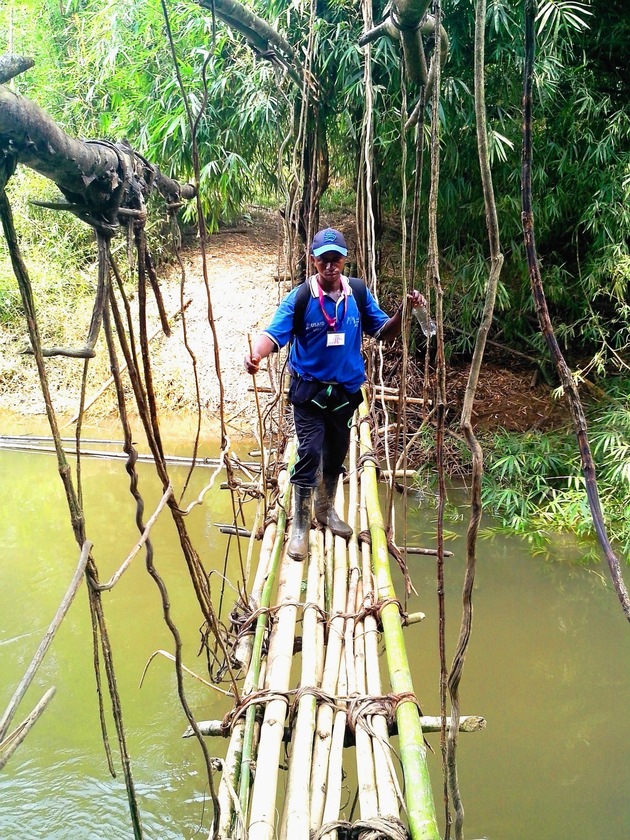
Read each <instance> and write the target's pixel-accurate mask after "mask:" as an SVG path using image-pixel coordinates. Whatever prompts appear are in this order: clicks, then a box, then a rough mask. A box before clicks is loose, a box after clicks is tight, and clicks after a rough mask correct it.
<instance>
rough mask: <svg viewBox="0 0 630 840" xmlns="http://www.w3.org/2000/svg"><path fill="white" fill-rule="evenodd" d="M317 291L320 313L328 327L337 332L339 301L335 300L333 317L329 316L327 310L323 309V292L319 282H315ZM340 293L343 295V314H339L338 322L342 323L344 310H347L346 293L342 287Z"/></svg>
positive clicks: (344, 315) (344, 314)
mask: <svg viewBox="0 0 630 840" xmlns="http://www.w3.org/2000/svg"><path fill="white" fill-rule="evenodd" d="M317 291H318V292H319V306H320V309H321V310H322V315H323V316H324V319H325V321H326V323H327V324H328V329H329V330H334V331H335V332H337V305H338V303H339V301H338V300H337V301H335V317H334V318H331V317H330V315H329V314H328V312H326V310H325V309H324V293H323V292H322V287H321V286H320V285H319V283H318V284H317ZM341 293H342V295H343V315H342V316H341V321H340V323H343V319H344V318H345V317H346V312H347V311H348V296H347V295H346V293H345V290H344V289H343V287H342V290H341Z"/></svg>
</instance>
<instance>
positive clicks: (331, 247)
mask: <svg viewBox="0 0 630 840" xmlns="http://www.w3.org/2000/svg"><path fill="white" fill-rule="evenodd" d="M329 251H337V253H339V254H341V255H342V256H343V257H347V256H348V248H347V246H346V240H345V239H344V238H343V233H339V231H338V230H335V229H334V228H326V230H320V231H319V233H316V234H315V236H314V237H313V242H312V243H311V253H312V254H313V256H314V257H319V256H320V255H321V254H327V253H328V252H329Z"/></svg>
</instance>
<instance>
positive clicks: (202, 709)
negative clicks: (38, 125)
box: [0, 429, 630, 840]
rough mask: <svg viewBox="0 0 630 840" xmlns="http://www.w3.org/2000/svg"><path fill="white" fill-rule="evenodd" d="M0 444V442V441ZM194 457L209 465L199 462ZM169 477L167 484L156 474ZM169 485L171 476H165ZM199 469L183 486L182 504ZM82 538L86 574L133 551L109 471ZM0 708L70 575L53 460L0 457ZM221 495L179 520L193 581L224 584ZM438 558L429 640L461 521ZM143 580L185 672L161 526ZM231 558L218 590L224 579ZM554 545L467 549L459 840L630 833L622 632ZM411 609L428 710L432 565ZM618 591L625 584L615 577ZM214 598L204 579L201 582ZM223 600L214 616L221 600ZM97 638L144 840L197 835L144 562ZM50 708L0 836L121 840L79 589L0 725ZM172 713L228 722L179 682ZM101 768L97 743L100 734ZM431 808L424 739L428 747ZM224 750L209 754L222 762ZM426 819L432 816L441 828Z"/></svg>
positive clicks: (451, 590) (196, 803) (610, 597)
mask: <svg viewBox="0 0 630 840" xmlns="http://www.w3.org/2000/svg"><path fill="white" fill-rule="evenodd" d="M1 431H2V430H1V429H0V432H1ZM204 454H213V453H211V452H208V451H207V449H206V451H205V452H204ZM139 471H140V475H141V490H142V492H143V493H144V495H145V497H146V501H147V511H149V512H151V511H152V510H153V508H154V507H155V505H156V503H157V501H158V500H159V496H160V493H159V487H158V485H157V482H156V480H155V478H154V474H153V468H152V466H151V465H141V466H140V468H139ZM173 474H174V475H176V474H177V471H174V473H173ZM182 474H183V473H180V474H179V476H180V480H181V476H182ZM208 475H209V472H208V470H207V469H206V470H199V471H198V472H197V473H196V474H195V476H194V477H193V486H192V488H191V493H190V494H189V496H190V497H191V498H192V496H193V494H194V493H195V492H196V491H197V490H198V489H199V488H200V487H202V486H203V484H204V482H205V480H206V479H207V477H208ZM83 476H84V493H85V510H86V521H87V533H88V536H89V538H90V539H91V541H92V542H93V543H94V546H95V548H94V555H95V557H96V560H97V563H98V566H99V570H100V575H101V578H102V579H106V578H108V577H109V576H110V575H111V574H112V573H113V571H115V570H116V568H117V567H118V565H119V564H120V563H121V561H122V560H123V559H124V557H125V556H126V554H127V553H128V551H129V550H130V549H131V547H132V546H133V545H134V544H135V542H136V540H137V534H136V530H135V526H134V521H133V506H132V504H131V501H130V496H129V492H128V483H127V477H126V474H125V471H124V467H123V463H122V462H120V461H112V460H95V459H89V460H87V459H86V460H84V461H83ZM0 513H1V518H0V546H1V550H0V576H1V577H0V579H1V581H2V586H0V711H2V710H3V709H4V708H5V706H6V704H7V702H8V700H9V698H10V697H11V695H12V693H13V690H14V688H15V686H16V685H17V683H18V682H19V680H20V678H21V676H22V674H23V672H24V670H25V668H26V667H27V665H28V663H29V661H30V658H31V657H32V655H33V653H34V651H35V649H36V647H37V645H38V643H39V641H40V639H41V637H42V636H43V634H44V633H45V631H46V629H47V627H48V624H49V622H50V620H51V619H52V616H53V615H54V613H55V610H56V609H57V606H58V604H59V602H60V600H61V598H62V596H63V594H64V592H65V590H66V587H67V586H68V583H69V581H70V579H71V577H72V574H73V572H74V569H75V567H76V564H77V560H78V553H79V552H78V549H77V547H76V544H75V543H74V540H73V537H72V533H71V529H70V523H69V515H68V512H67V507H66V502H65V497H64V494H63V491H62V486H61V482H60V480H59V476H58V474H57V469H56V462H55V459H54V457H53V456H52V455H46V454H40V453H26V452H9V451H0ZM433 519H434V512H433V510H431V509H428V508H426V507H425V506H420V507H419V508H417V507H415V506H412V508H410V510H409V512H408V533H409V542H410V543H415V544H420V545H431V544H432V542H431V540H432V537H431V534H432V532H433V530H434V522H433ZM231 520H232V513H231V506H230V500H229V495H228V493H227V492H226V491H221V490H219V489H217V490H213V491H211V493H209V494H208V495H207V496H206V499H205V502H204V505H203V506H201V507H199V508H197V509H196V510H195V511H194V512H193V513H192V514H191V515H190V517H189V518H188V527H189V529H190V532H191V534H192V537H193V541H194V543H195V545H196V546H197V547H198V549H199V550H200V552H201V554H202V557H203V560H204V563H205V565H206V567H207V568H209V569H215V570H217V572H222V570H223V564H224V555H225V548H226V541H227V537H225V536H223V535H222V534H220V532H219V530H218V529H217V527H216V525H215V523H221V522H231ZM448 527H449V529H450V530H452V531H453V532H454V534H455V536H454V539H453V540H452V541H451V543H450V545H449V548H450V549H451V550H452V551H453V552H454V557H453V558H451V559H449V560H448V561H447V572H446V585H447V593H446V598H447V645H448V650H449V652H450V654H449V655H452V651H453V647H454V643H455V640H456V638H457V634H458V628H459V616H460V599H461V583H462V572H463V568H464V550H465V548H464V539H463V532H464V529H465V524H464V522H463V521H462V522H455V523H449V526H448ZM154 542H155V545H156V558H155V562H156V566H157V568H158V569H159V571H160V573H161V574H162V575H163V577H164V579H165V581H166V584H167V586H168V590H169V595H170V598H171V602H172V608H173V616H174V618H175V620H176V622H177V624H178V626H179V628H180V631H181V633H182V637H183V640H184V659H185V662H186V664H187V665H188V666H189V667H190V668H192V669H196V670H197V671H198V672H199V673H200V674H202V675H203V674H204V666H203V661H202V659H201V658H198V656H197V653H198V646H199V626H198V625H199V618H198V612H197V610H196V609H191V608H190V607H191V604H192V600H193V597H194V596H193V594H192V590H191V586H190V583H189V579H188V574H187V572H186V569H185V566H184V562H183V559H182V557H181V554H180V551H179V544H178V541H177V537H176V534H175V530H174V527H173V525H172V523H171V520H170V516H169V514H168V513H167V514H166V515H164V516H162V517H161V518H160V520H159V521H158V524H157V525H156V528H155V532H154ZM235 558H236V556H235V555H234V554H233V553H232V556H231V558H230V560H229V561H228V565H227V569H226V572H227V577H228V579H230V580H232V581H235V580H236V579H237V578H238V567H237V561H236V559H235ZM579 560H580V558H579V556H578V555H577V551H576V549H575V547H574V546H573V545H572V543H571V540H570V539H566V540H558V541H557V543H556V550H555V555H554V556H553V557H552V558H550V559H549V558H547V559H545V558H541V557H535V556H532V555H531V554H530V552H529V550H528V547H527V545H526V544H525V543H523V542H521V541H519V540H516V539H508V538H503V537H501V538H498V537H495V538H494V539H493V540H489V539H486V540H482V541H481V542H480V545H479V562H478V572H477V579H476V585H475V593H474V603H475V618H474V627H473V635H472V641H471V645H470V648H469V654H468V658H467V662H466V668H465V671H464V677H463V681H462V686H461V703H462V712H463V713H465V714H481V715H483V716H485V717H486V719H487V721H488V725H487V729H486V730H485V731H483V732H479V733H473V734H467V735H462V736H461V737H460V741H459V743H460V748H459V778H460V785H461V792H462V797H463V800H464V805H465V808H466V821H465V831H466V837H468V838H482V837H486V838H492V840H533V838H536V840H597V839H598V838H604V837H607V838H615V840H621V838H628V837H630V797H629V796H628V791H629V790H630V761H629V755H630V711H629V710H630V628H629V627H628V624H627V622H626V621H625V619H624V617H623V615H622V612H621V609H620V607H619V605H618V603H617V600H616V597H615V595H614V593H613V592H612V590H611V587H610V585H609V583H608V575H607V570H606V568H605V567H604V566H603V565H602V566H598V567H596V568H594V567H592V566H591V567H588V568H586V567H584V566H582V565H580V563H579ZM410 564H411V572H412V577H413V581H414V583H415V586H416V588H417V590H418V593H419V595H418V597H414V598H413V599H412V600H411V601H410V603H409V609H410V610H422V611H423V612H424V613H426V619H425V620H424V621H423V622H422V623H421V624H419V625H415V626H413V627H411V628H408V630H407V631H406V632H407V642H408V650H409V653H410V659H411V662H412V667H413V673H414V683H415V689H416V693H417V695H418V697H419V699H420V701H421V705H422V708H423V710H424V711H425V713H426V714H437V713H438V712H439V703H438V653H437V605H436V596H435V566H434V560H433V559H432V558H428V557H416V556H414V557H412V558H411V560H410ZM626 579H630V574H628V573H627V574H626ZM212 586H213V592H214V593H216V598H217V599H218V598H219V596H220V591H221V576H220V575H219V574H218V573H217V574H215V575H213V576H212ZM233 598H234V595H233V592H232V591H231V590H230V589H229V588H228V589H227V590H226V594H225V598H224V604H225V607H224V611H225V609H229V608H230V607H231V606H232V603H233ZM103 602H104V606H105V611H106V617H107V620H108V625H109V628H110V633H111V641H112V647H113V651H114V658H115V665H116V672H117V677H118V682H119V689H120V694H121V698H122V705H123V713H124V720H125V726H126V730H127V734H128V743H129V750H130V753H131V756H132V761H133V774H134V779H135V782H136V785H137V789H138V795H139V801H140V809H141V814H142V820H143V824H144V827H145V831H146V836H147V838H155V840H158V838H159V840H175V838H192V837H206V836H207V831H208V826H209V823H210V812H209V805H208V801H207V790H206V780H205V775H204V772H203V769H202V763H201V759H200V754H199V749H198V746H197V745H196V743H195V742H194V741H193V740H183V739H182V738H181V734H182V732H183V730H184V729H185V726H186V720H185V717H184V714H183V712H182V710H181V707H180V705H179V701H178V699H177V694H176V685H175V677H174V674H173V669H172V665H171V663H170V662H169V661H168V660H167V659H165V658H164V657H162V656H158V657H156V658H155V659H154V660H153V661H152V663H151V665H150V666H149V668H148V672H147V674H146V676H145V678H144V681H143V684H142V687H140V686H139V684H140V680H141V676H142V673H143V669H144V667H145V664H146V663H147V661H148V660H149V658H150V657H151V654H152V653H154V652H155V651H156V650H158V649H165V650H169V651H170V650H172V649H173V643H172V639H171V637H170V634H169V633H168V631H167V629H166V626H165V624H164V621H163V618H162V608H161V602H160V598H159V594H158V591H157V588H156V586H155V584H154V582H153V581H152V580H151V578H150V577H149V576H148V574H147V572H146V570H145V568H144V562H143V558H142V556H139V557H138V558H137V559H136V560H135V561H134V563H133V564H132V566H131V567H130V569H129V571H128V572H127V573H126V574H125V575H124V576H123V577H122V578H121V580H120V582H119V583H118V584H117V586H116V587H115V588H114V589H113V590H112V592H110V593H108V594H105V595H104V598H103ZM50 686H55V687H56V695H55V697H54V699H53V700H52V703H51V705H50V706H49V708H48V709H47V711H46V712H45V713H44V715H43V717H42V718H41V719H40V720H39V722H38V723H37V724H36V726H35V728H34V729H33V730H32V732H31V733H30V734H29V736H28V737H27V739H26V740H25V742H24V743H23V744H22V746H21V747H20V748H19V749H18V750H17V752H16V753H15V754H14V755H13V757H12V758H11V759H10V761H9V763H8V764H7V766H6V768H5V769H4V771H3V772H1V773H0V838H2V840H5V838H6V840H27V838H28V840H33V838H46V840H62V838H73V840H88V839H89V840H126V839H127V838H129V837H131V836H132V831H131V829H130V827H129V818H128V809H127V804H126V799H125V792H124V782H123V779H122V773H121V772H119V773H118V776H117V778H115V779H112V778H111V777H110V776H109V774H108V771H107V765H106V761H105V758H104V754H103V749H102V746H101V738H100V728H99V721H98V707H97V701H96V694H95V685H94V675H93V668H92V647H91V626H90V617H89V610H88V604H87V596H86V591H85V585H84V584H83V585H82V588H81V589H80V590H79V593H78V595H77V597H76V599H75V602H74V603H73V605H72V607H71V609H70V611H69V613H68V615H67V617H66V619H65V621H64V623H63V625H62V627H61V629H60V631H59V633H58V634H57V636H56V638H55V640H54V642H53V644H52V647H51V649H50V651H49V653H48V656H47V658H46V660H45V662H44V664H43V666H42V667H41V669H40V671H39V672H38V675H37V677H36V679H35V682H34V684H33V685H32V686H31V688H30V689H29V691H28V693H27V695H26V698H25V700H24V702H23V703H22V705H21V707H20V709H19V711H18V715H17V717H16V720H15V722H18V720H21V719H22V718H23V717H24V716H25V715H26V714H27V713H28V712H29V711H30V709H31V708H32V707H33V706H34V705H35V703H36V702H37V701H38V700H39V699H40V697H41V696H42V694H43V693H44V692H45V691H46V690H47V689H48V688H49V687H50ZM186 688H187V692H188V697H189V701H190V703H191V706H192V707H193V710H194V712H195V714H196V715H197V717H198V718H199V719H207V718H217V717H220V716H222V714H223V712H224V711H226V710H227V708H228V705H229V704H228V703H227V702H226V700H225V698H223V697H221V696H220V695H218V694H216V693H213V692H212V690H210V689H208V688H206V687H205V686H203V685H201V684H200V683H198V682H196V681H195V680H193V679H192V678H187V679H186ZM108 723H109V731H110V735H111V738H112V743H113V746H114V754H115V758H116V761H117V764H118V766H119V761H118V756H117V749H116V745H115V731H114V727H113V723H112V721H111V720H109V722H108ZM429 741H430V742H431V744H432V746H433V747H434V749H435V755H434V756H431V757H430V767H431V773H432V777H433V779H434V786H435V797H436V805H437V810H438V813H440V811H441V807H442V806H441V784H442V783H441V767H440V757H439V755H440V751H439V740H438V736H435V735H431V736H429ZM224 749H225V744H224V742H218V743H217V742H213V743H212V744H211V752H212V753H213V754H216V755H221V754H222V752H223V750H224ZM440 820H442V817H441V815H440Z"/></svg>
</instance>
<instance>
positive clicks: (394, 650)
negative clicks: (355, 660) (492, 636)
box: [359, 402, 440, 840]
mask: <svg viewBox="0 0 630 840" xmlns="http://www.w3.org/2000/svg"><path fill="white" fill-rule="evenodd" d="M359 415H360V418H361V419H360V440H361V453H362V454H365V453H368V452H371V451H372V441H371V437H370V427H369V423H368V422H367V405H366V403H365V402H363V403H362V404H361V405H360V406H359ZM363 470H364V482H365V488H366V506H367V513H368V521H369V525H370V536H371V539H372V563H373V567H374V576H375V579H376V580H375V583H376V595H377V598H378V599H379V600H385V599H388V598H396V593H395V590H394V585H393V583H392V578H391V573H390V569H389V555H388V551H387V538H386V536H385V528H384V523H383V515H382V513H381V509H380V505H379V500H378V485H377V478H376V466H375V464H373V463H370V462H369V461H367V460H366V461H365V462H364V467H363ZM381 622H382V624H383V635H384V639H385V651H386V656H387V666H388V670H389V679H390V683H391V687H392V690H393V691H394V693H396V694H402V693H405V692H413V681H412V679H411V672H410V670H409V661H408V659H407V651H406V649H405V642H404V638H403V627H402V622H401V619H400V613H399V611H398V606H397V604H395V603H391V604H387V605H386V606H385V607H384V608H383V609H382V610H381ZM396 722H397V724H398V739H399V747H400V758H401V763H402V767H403V774H404V777H405V801H406V804H407V817H408V820H409V831H410V833H411V837H412V840H439V837H440V835H439V831H438V826H437V818H436V814H435V805H434V802H433V793H432V790H431V780H430V778H429V768H428V764H427V751H426V747H425V746H424V736H423V734H422V726H421V725H420V716H419V713H418V708H417V706H416V705H415V704H414V703H413V702H411V701H408V702H403V703H400V704H399V705H398V707H397V709H396Z"/></svg>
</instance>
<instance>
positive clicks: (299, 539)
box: [287, 484, 313, 560]
mask: <svg viewBox="0 0 630 840" xmlns="http://www.w3.org/2000/svg"><path fill="white" fill-rule="evenodd" d="M294 491H295V496H294V498H295V501H294V504H293V527H292V528H291V541H290V542H289V547H288V549H287V551H288V552H289V557H293V559H294V560H305V559H306V556H307V555H308V534H309V531H310V530H311V498H312V496H313V488H312V487H300V486H298V485H297V484H296V485H295V487H294Z"/></svg>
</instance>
